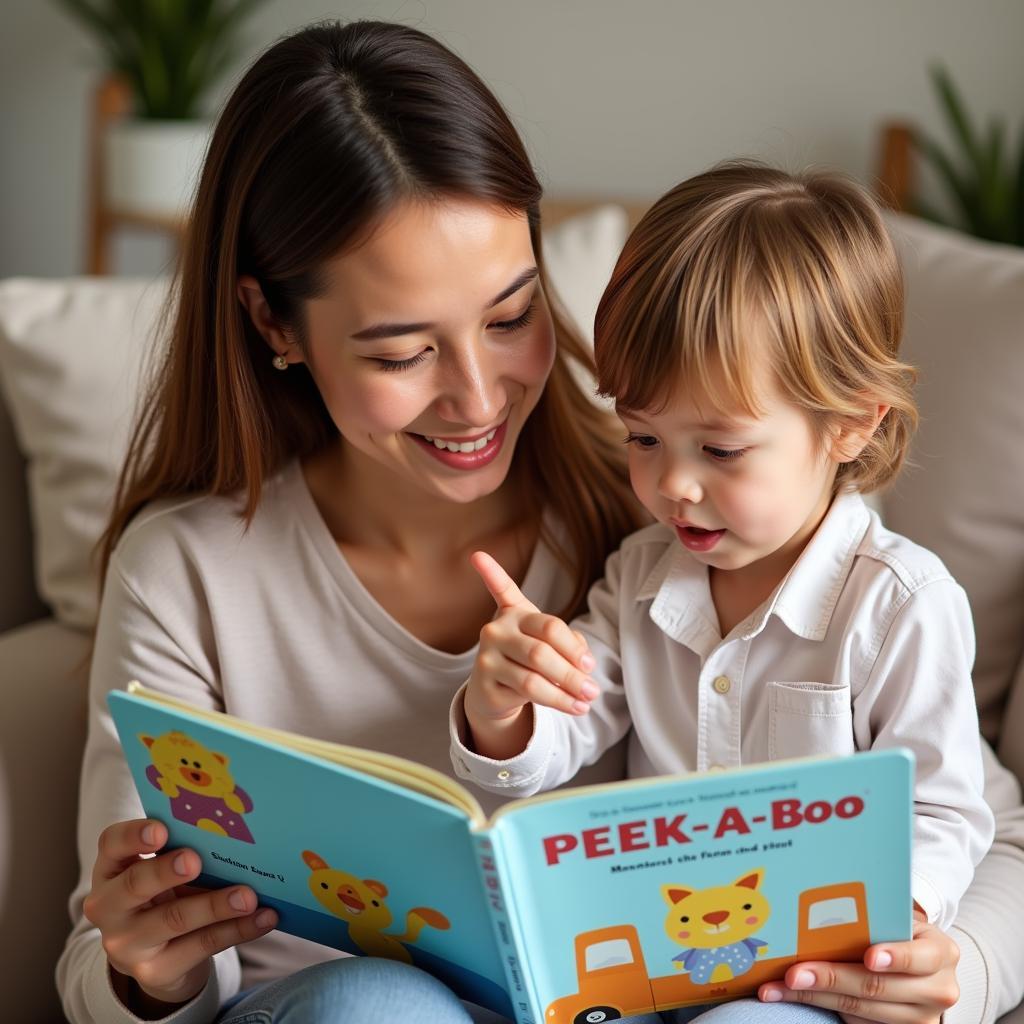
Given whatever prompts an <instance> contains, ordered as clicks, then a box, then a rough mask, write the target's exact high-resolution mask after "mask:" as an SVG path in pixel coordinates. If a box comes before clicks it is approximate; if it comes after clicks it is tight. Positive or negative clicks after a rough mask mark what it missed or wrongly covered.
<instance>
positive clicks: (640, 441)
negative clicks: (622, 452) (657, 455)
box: [625, 434, 658, 448]
mask: <svg viewBox="0 0 1024 1024" xmlns="http://www.w3.org/2000/svg"><path fill="white" fill-rule="evenodd" d="M625 443H626V444H631V445H635V446H636V447H637V448H654V447H655V446H656V445H657V443H658V439H657V438H656V437H652V436H651V435H650V434H630V435H629V437H627V438H626V442H625Z"/></svg>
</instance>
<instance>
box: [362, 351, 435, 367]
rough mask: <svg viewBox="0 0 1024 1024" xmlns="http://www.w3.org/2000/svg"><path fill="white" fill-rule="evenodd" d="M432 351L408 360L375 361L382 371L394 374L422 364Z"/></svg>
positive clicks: (420, 353) (423, 352)
mask: <svg viewBox="0 0 1024 1024" xmlns="http://www.w3.org/2000/svg"><path fill="white" fill-rule="evenodd" d="M429 351H430V349H424V350H423V351H422V352H419V353H417V354H416V355H414V356H411V357H410V358H408V359H374V362H375V363H376V364H377V365H378V366H379V367H380V369H382V370H383V371H384V372H385V373H394V372H395V371H396V370H408V369H411V368H412V367H413V366H416V365H417V364H419V363H422V362H423V360H424V359H426V358H427V353H428V352H429Z"/></svg>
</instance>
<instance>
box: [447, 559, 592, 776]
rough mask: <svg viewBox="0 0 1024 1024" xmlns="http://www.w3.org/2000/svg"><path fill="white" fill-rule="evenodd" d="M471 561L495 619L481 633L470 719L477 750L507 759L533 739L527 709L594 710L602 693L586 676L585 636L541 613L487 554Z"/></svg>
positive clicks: (467, 698) (469, 703)
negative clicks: (495, 611) (492, 604)
mask: <svg viewBox="0 0 1024 1024" xmlns="http://www.w3.org/2000/svg"><path fill="white" fill-rule="evenodd" d="M472 562H473V568H474V569H476V571H477V572H478V573H479V574H480V578H481V579H482V580H483V581H484V583H485V584H486V586H487V589H488V590H489V591H490V592H491V596H492V597H493V598H494V600H495V603H496V604H497V605H498V614H497V616H495V618H494V619H493V620H492V621H491V622H488V623H487V625H486V626H484V628H483V629H482V630H481V631H480V649H479V651H478V653H477V656H476V663H475V665H474V666H473V674H472V675H471V676H470V677H469V683H468V685H467V687H466V696H465V709H466V719H467V721H468V722H469V728H470V731H471V732H472V734H473V741H474V743H475V745H476V749H477V752H478V753H480V754H483V755H484V756H486V757H493V758H496V759H499V760H504V759H505V758H508V757H512V756H514V755H516V754H518V753H521V752H522V749H523V747H524V746H525V743H526V741H527V740H528V738H529V725H530V723H529V718H528V717H526V716H524V715H523V709H524V708H525V707H526V706H527V705H530V704H543V705H544V706H545V707H550V708H555V709H556V710H558V711H564V712H566V713H567V714H570V715H584V714H586V713H587V711H589V710H590V701H592V700H593V699H594V697H596V696H597V694H598V688H597V685H596V684H595V683H594V681H593V680H592V679H589V678H588V677H587V674H586V673H587V672H589V671H590V670H591V669H593V667H594V664H595V663H594V658H593V656H592V655H591V654H590V652H589V650H588V648H587V644H586V641H585V640H584V639H583V637H582V636H581V635H580V634H579V633H575V632H573V630H571V629H570V628H569V627H568V626H567V625H566V624H565V623H564V622H563V621H562V620H561V619H559V618H558V617H557V616H555V615H545V614H543V613H542V612H540V611H538V609H537V608H536V607H535V606H534V605H533V604H531V603H530V602H529V601H528V600H527V599H526V598H525V597H523V595H522V593H521V592H520V590H519V588H518V587H517V586H516V584H515V582H514V580H513V579H512V578H511V577H510V576H509V575H508V573H506V572H505V570H504V569H502V567H501V566H500V565H499V564H498V563H497V562H496V561H495V560H494V559H493V558H492V557H491V556H490V555H488V554H485V553H484V552H482V551H478V552H476V553H475V554H474V555H473V558H472ZM524 733H525V736H524Z"/></svg>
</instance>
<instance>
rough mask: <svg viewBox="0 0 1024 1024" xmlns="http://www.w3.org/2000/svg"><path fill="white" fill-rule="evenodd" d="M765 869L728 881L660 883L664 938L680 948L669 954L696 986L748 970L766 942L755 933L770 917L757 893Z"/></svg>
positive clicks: (766, 907)
mask: <svg viewBox="0 0 1024 1024" xmlns="http://www.w3.org/2000/svg"><path fill="white" fill-rule="evenodd" d="M763 877H764V868H758V869H757V870H756V871H750V872H747V874H745V875H743V877H742V878H737V879H736V881H735V882H733V883H732V884H731V885H720V886H712V887H710V888H708V889H687V888H685V887H683V886H681V885H663V886H662V887H661V894H662V896H664V897H665V901H666V902H667V903H668V905H669V907H670V908H671V909H670V910H669V912H668V916H667V917H666V918H665V931H666V932H667V933H668V937H669V938H670V939H671V940H672V941H673V942H677V943H679V944H680V945H681V946H683V947H684V949H683V951H682V953H680V954H679V955H678V956H675V957H673V958H672V961H673V963H674V964H675V966H676V970H685V971H688V972H689V974H690V978H691V980H692V981H693V982H694V983H695V984H698V985H714V984H717V983H719V982H723V981H729V980H731V979H732V978H736V977H739V975H741V974H746V972H747V971H749V970H750V968H751V967H752V966H753V963H754V961H755V960H756V959H757V958H758V957H759V956H762V955H763V954H764V953H765V952H767V949H768V945H767V943H765V942H763V941H762V940H761V939H757V938H754V937H753V936H754V932H755V931H757V929H758V928H760V927H761V925H763V924H764V923H765V921H767V920H768V916H769V914H770V913H771V907H770V906H769V904H768V900H766V899H765V897H764V895H763V894H762V893H761V892H760V886H761V880H762V878H763Z"/></svg>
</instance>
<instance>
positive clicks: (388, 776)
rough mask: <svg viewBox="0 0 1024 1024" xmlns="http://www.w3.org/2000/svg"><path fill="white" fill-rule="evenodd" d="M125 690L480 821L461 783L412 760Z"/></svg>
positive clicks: (137, 687)
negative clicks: (445, 805)
mask: <svg viewBox="0 0 1024 1024" xmlns="http://www.w3.org/2000/svg"><path fill="white" fill-rule="evenodd" d="M128 693H130V694H134V695H135V696H138V697H141V698H143V699H144V700H148V701H152V702H154V703H156V704H162V705H164V706H166V707H169V708H176V709H177V710H179V711H182V712H184V713H186V714H189V715H192V716H193V717H197V718H202V719H206V720H208V721H211V722H218V721H219V722H221V723H223V724H226V725H227V726H228V727H229V728H232V729H234V730H236V731H237V732H240V733H245V734H247V735H250V736H256V737H261V738H262V739H265V740H267V741H269V742H271V743H277V744H279V745H281V746H285V747H291V748H292V749H293V750H301V751H302V752H303V753H306V754H309V755H310V756H312V757H318V758H322V759H323V760H325V761H331V762H333V763H335V764H342V765H347V766H348V767H351V768H357V769H359V770H360V771H363V772H366V773H368V774H370V775H375V776H377V778H380V779H385V780H387V781H388V782H393V783H395V784H396V785H399V786H405V787H407V788H409V789H412V790H415V791H416V792H419V793H423V794H424V795H426V796H430V797H433V798H434V799H435V800H442V801H444V802H445V803H449V804H451V805H452V806H453V807H457V808H458V809H459V810H461V811H462V812H463V813H464V814H466V815H467V816H468V817H469V819H470V820H471V821H472V822H474V823H475V824H476V825H483V824H484V821H485V815H484V812H483V809H482V808H481V807H480V804H479V802H478V801H477V799H476V797H475V796H473V794H472V793H470V791H469V790H468V789H466V788H465V787H464V786H461V785H459V783H458V782H456V781H455V780H454V779H452V778H449V777H448V776H447V775H444V774H442V773H441V772H439V771H436V770H435V769H433V768H429V767H428V766H427V765H424V764H418V763H417V762H415V761H409V760H406V759H405V758H403V757H396V756H395V755H393V754H385V753H382V752H381V751H379V750H366V749H364V748H363V747H350V746H345V745H344V744H341V743H330V742H328V741H327V740H318V739H313V738H312V737H309V736H301V735H299V734H298V733H294V732H288V731H286V730H284V729H274V728H272V727H271V726H267V725H258V724H256V723H254V722H247V721H245V719H242V718H236V717H235V716H234V715H229V714H226V713H225V712H223V711H211V710H210V709H208V708H197V707H195V706H194V705H192V704H189V703H188V702H186V701H183V700H176V699H175V698H174V697H169V696H167V695H166V694H163V693H159V692H157V691H156V690H148V689H146V687H145V686H143V685H142V684H141V683H140V682H138V681H137V680H132V681H131V682H130V683H129V684H128Z"/></svg>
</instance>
